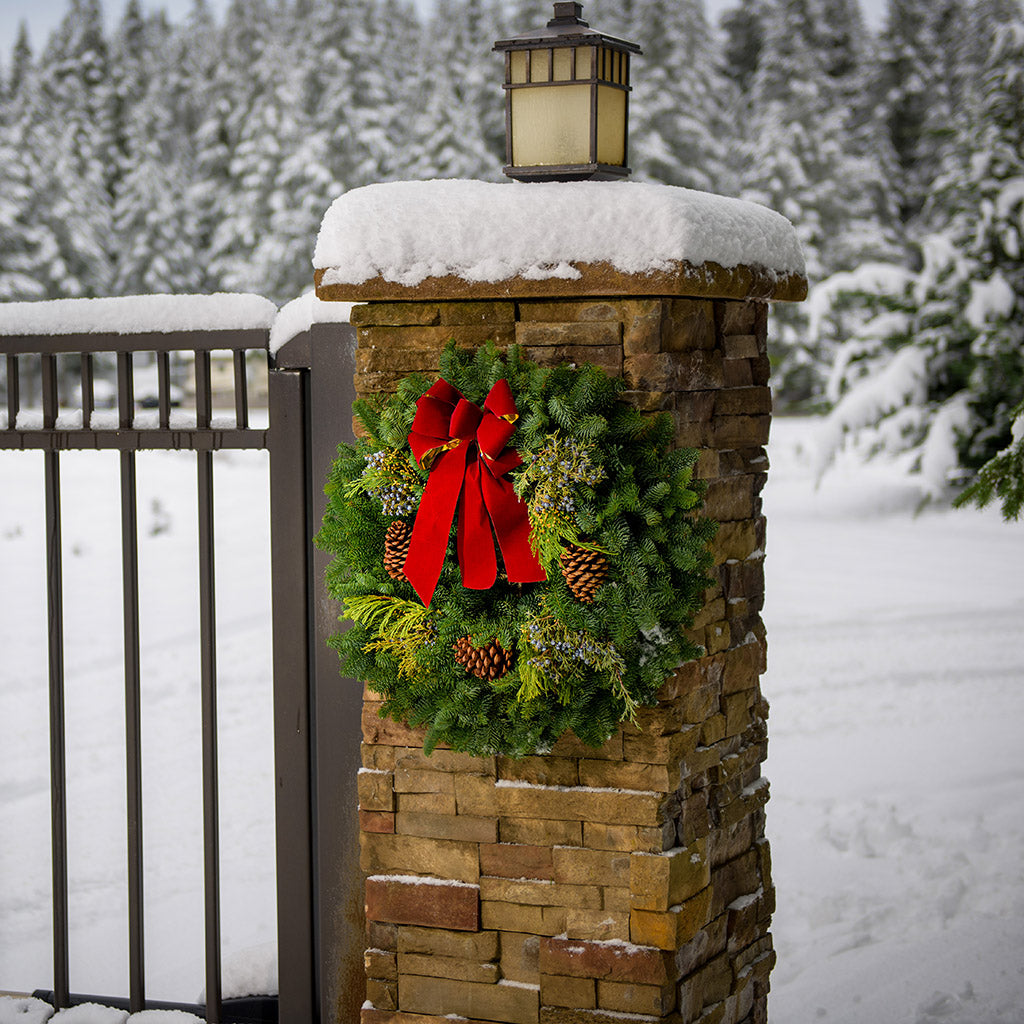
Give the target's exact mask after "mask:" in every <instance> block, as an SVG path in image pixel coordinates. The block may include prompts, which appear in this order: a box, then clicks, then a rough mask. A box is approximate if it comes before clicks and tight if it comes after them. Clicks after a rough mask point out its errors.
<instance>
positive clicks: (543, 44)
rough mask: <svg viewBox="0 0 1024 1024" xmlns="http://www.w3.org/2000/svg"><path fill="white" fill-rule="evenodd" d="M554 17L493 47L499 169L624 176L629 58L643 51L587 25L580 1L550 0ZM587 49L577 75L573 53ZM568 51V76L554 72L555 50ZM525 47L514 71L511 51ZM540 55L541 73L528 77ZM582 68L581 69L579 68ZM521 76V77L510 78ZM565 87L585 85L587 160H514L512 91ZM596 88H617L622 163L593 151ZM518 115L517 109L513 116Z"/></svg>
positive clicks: (523, 175) (551, 177)
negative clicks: (497, 64)
mask: <svg viewBox="0 0 1024 1024" xmlns="http://www.w3.org/2000/svg"><path fill="white" fill-rule="evenodd" d="M554 8H555V16H554V18H552V19H551V20H550V21H549V22H548V23H547V26H546V27H545V28H543V29H537V30H535V31H533V32H526V33H524V34H523V35H519V36H515V37H513V38H512V39H504V40H499V41H498V42H496V43H495V44H494V50H495V51H497V52H502V53H504V54H505V83H504V86H503V88H504V90H505V149H506V159H507V161H508V163H507V165H506V166H505V167H504V168H503V170H504V172H505V174H507V175H508V176H509V177H510V178H515V179H516V180H518V181H581V180H587V179H589V180H595V181H608V180H615V179H620V178H625V177H627V176H628V175H629V173H630V168H629V166H628V161H629V93H630V92H631V91H632V87H631V86H630V84H629V63H630V61H629V58H630V56H632V55H633V54H640V53H642V52H643V51H642V50H641V49H640V47H639V46H638V45H637V44H636V43H631V42H628V41H627V40H625V39H618V38H616V37H615V36H609V35H606V34H605V33H603V32H597V31H595V30H594V29H592V28H590V26H589V24H588V23H587V22H585V21H583V20H581V18H580V15H581V14H582V13H583V6H582V4H580V3H576V2H566V3H562V2H556V3H555V5H554ZM581 49H587V50H588V51H589V57H590V68H589V73H584V74H583V75H582V76H581V77H578V75H577V72H578V71H580V70H581V69H580V68H579V67H578V54H579V51H580V50H581ZM556 50H569V57H568V60H569V77H568V78H564V79H563V78H558V79H556V78H555V77H554V76H555V51H556ZM523 51H525V54H526V56H525V73H522V72H523V65H522V64H521V63H519V62H516V63H517V64H518V71H519V75H518V76H516V75H514V74H513V66H514V57H513V55H514V54H516V53H519V52H523ZM538 53H542V54H546V56H545V58H544V60H545V61H546V64H547V71H546V77H539V78H538V79H536V80H535V79H534V66H533V61H534V54H538ZM584 70H585V69H584ZM513 77H522V78H524V79H525V80H523V81H513ZM566 86H587V87H589V104H590V110H589V117H590V124H589V127H588V136H589V149H590V152H589V160H587V161H584V162H581V163H571V164H517V163H516V162H515V154H514V152H513V128H514V125H513V118H514V116H515V115H514V114H513V109H512V108H513V95H514V93H515V92H516V91H517V90H520V89H536V88H545V89H558V88H561V87H566ZM599 89H612V90H621V91H622V93H623V115H622V133H623V137H622V163H621V164H619V163H609V162H601V160H600V159H599V156H600V155H601V154H600V153H599V138H598V136H599V117H598V114H599V102H600V95H599V91H598V90H599ZM519 116H520V117H521V116H522V115H521V114H520V115H519Z"/></svg>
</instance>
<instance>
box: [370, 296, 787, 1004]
mask: <svg viewBox="0 0 1024 1024" xmlns="http://www.w3.org/2000/svg"><path fill="white" fill-rule="evenodd" d="M353 323H355V324H357V325H358V328H359V330H358V338H359V340H358V348H357V352H356V368H357V377H356V387H357V391H358V392H359V393H360V394H368V393H371V392H377V391H390V390H391V389H392V388H393V387H394V385H395V383H396V381H397V380H398V379H399V378H401V377H403V376H404V375H406V374H408V373H410V372H412V371H414V370H419V371H423V372H425V373H427V374H428V375H435V376H436V374H437V372H438V353H439V351H440V349H441V348H442V347H443V346H444V344H445V343H446V342H447V341H448V339H449V338H455V339H456V341H457V342H459V343H460V344H465V345H471V346H476V345H479V344H480V343H482V342H483V341H485V340H487V339H494V340H495V341H496V342H497V343H498V344H500V345H504V344H509V343H512V342H516V343H519V344H520V345H522V346H523V347H524V348H525V351H526V354H527V355H528V356H529V357H530V358H531V359H534V360H536V361H538V362H540V363H549V362H559V361H562V360H568V361H571V362H576V363H583V362H591V363H596V364H597V365H600V366H602V367H604V368H605V369H607V370H608V371H610V372H612V373H615V374H623V375H624V376H625V377H626V379H627V381H628V382H629V387H630V391H629V392H628V395H627V397H628V399H629V400H630V401H632V402H633V403H635V404H636V405H637V407H638V408H640V409H641V410H644V411H651V412H654V411H658V410H668V411H670V412H672V413H673V414H674V416H675V418H676V422H677V433H676V438H677V441H678V443H679V444H681V445H687V446H693V447H698V448H701V449H702V450H703V451H702V455H701V459H700V463H699V475H700V476H701V477H703V478H704V479H705V480H706V481H707V483H708V491H707V499H706V504H705V512H706V514H707V515H709V516H710V517H712V518H714V519H716V520H718V521H719V523H720V524H721V526H720V528H719V531H718V536H717V540H716V542H715V568H714V570H713V576H714V580H715V582H714V584H713V586H712V587H711V588H710V589H709V590H708V591H707V595H706V602H705V605H704V609H703V611H702V612H701V614H700V615H699V617H698V619H697V621H695V622H694V624H693V629H692V636H693V638H694V639H695V640H696V641H697V642H698V643H700V644H701V645H702V646H703V647H704V648H705V650H706V652H707V653H706V656H704V657H703V658H701V659H699V660H697V661H695V662H692V663H690V664H687V665H685V666H684V667H683V668H681V669H680V670H679V671H678V672H677V673H676V674H675V675H674V676H673V677H671V678H670V679H668V680H666V682H665V685H664V686H663V688H662V690H661V692H660V694H659V703H658V706H657V707H655V708H648V709H644V710H643V711H642V712H641V714H640V718H639V723H638V726H637V727H633V726H624V727H622V728H620V729H619V731H618V732H616V734H615V735H614V736H613V737H612V738H611V740H610V741H609V742H608V743H607V744H606V745H605V746H604V747H602V748H601V749H599V750H594V749H591V748H589V747H586V746H584V745H583V744H581V743H580V742H579V741H578V740H577V739H576V738H575V737H574V736H571V735H569V736H565V737H563V738H562V739H561V740H560V741H559V742H558V743H557V744H556V745H555V747H554V748H553V749H552V750H551V751H550V753H549V754H547V755H545V756H538V757H528V758H523V759H521V760H513V759H511V758H507V757H487V758H474V757H470V756H468V755H465V754H459V753H456V752H453V751H451V750H447V749H438V750H436V751H435V752H434V753H433V754H432V755H431V756H430V757H427V756H425V755H424V754H423V752H422V749H421V746H422V741H423V734H422V732H420V731H419V730H414V729H409V728H407V727H406V726H403V725H400V724H397V723H394V722H391V721H390V720H387V719H382V718H381V717H380V716H379V714H378V709H379V707H380V704H379V702H378V701H377V700H376V698H375V696H374V695H373V694H372V693H370V692H367V694H366V698H365V702H364V710H363V738H364V744H363V765H364V768H363V770H362V772H361V773H360V776H359V795H360V819H361V830H362V831H361V844H362V866H363V869H364V870H365V872H366V873H367V875H368V876H369V877H368V878H367V881H366V919H367V934H368V943H367V944H368V947H369V948H368V949H367V952H366V977H367V1003H366V1004H365V1006H364V1008H363V1011H362V1022H363V1024H441V1022H442V1021H443V1020H444V1019H445V1018H446V1017H447V1016H448V1015H453V1014H454V1015H459V1016H461V1017H466V1018H469V1019H470V1020H473V1021H507V1022H513V1024H533V1022H535V1021H542V1022H545V1024H604V1022H607V1024H612V1022H615V1024H621V1021H622V1019H623V1018H622V1016H621V1015H622V1014H623V1013H626V1014H633V1015H639V1016H638V1017H635V1018H634V1017H630V1018H628V1019H630V1020H633V1019H638V1020H650V1021H659V1020H671V1021H674V1022H676V1024H690V1022H696V1021H700V1022H702V1024H737V1022H744V1024H747V1022H750V1024H752V1022H758V1021H762V1022H763V1021H765V1019H766V1009H765V1005H766V995H767V991H768V976H769V972H770V970H771V968H772V965H773V963H774V959H775V954H774V952H773V951H772V942H771V936H770V935H769V932H768V928H769V923H770V920H771V915H772V911H773V908H774V889H773V887H772V881H771V869H770V857H769V851H768V844H767V841H766V840H765V838H764V824H765V812H764V805H765V802H766V800H767V798H768V784H767V781H766V780H765V779H763V778H762V777H761V771H760V766H761V762H762V761H763V760H764V757H765V753H766V728H765V719H766V718H767V714H768V708H767V704H766V702H765V700H764V698H763V697H762V695H761V691H760V688H759V685H758V676H759V673H760V672H761V671H762V670H763V668H764V664H765V643H764V630H763V627H762V624H761V619H760V611H761V605H762V600H763V589H764V575H763V568H762V567H763V558H764V550H763V549H764V521H763V519H762V517H761V503H760V498H759V496H758V495H759V492H760V490H761V487H762V486H763V484H764V482H765V471H766V469H767V465H768V464H767V459H766V456H765V451H764V448H763V445H764V444H765V442H766V441H767V439H768V426H769V419H770V406H771V400H770V394H769V390H768V386H767V385H768V359H767V357H766V353H765V340H766V306H765V305H764V304H763V303H759V302H746V301H732V300H728V301H727V300H710V299H681V298H640V299H607V300H604V299H584V300H573V301H564V300H545V299H532V300H525V301H517V302H511V301H509V302H469V301H467V302H430V303H418V302H394V303H390V302H379V303H370V304H368V305H364V306H357V307H355V309H354V310H353Z"/></svg>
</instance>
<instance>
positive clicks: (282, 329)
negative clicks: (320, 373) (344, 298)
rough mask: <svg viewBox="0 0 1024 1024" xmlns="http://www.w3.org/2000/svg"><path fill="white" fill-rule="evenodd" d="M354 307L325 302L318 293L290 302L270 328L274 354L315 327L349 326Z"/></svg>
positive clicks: (349, 303)
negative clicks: (322, 325)
mask: <svg viewBox="0 0 1024 1024" xmlns="http://www.w3.org/2000/svg"><path fill="white" fill-rule="evenodd" d="M354 305H355V303H354V302H323V301H322V300H321V299H318V298H317V297H316V292H314V291H308V292H305V293H304V294H303V295H300V296H299V297H298V298H297V299H292V301H291V302H286V303H285V304H284V305H283V306H282V307H281V308H280V310H279V311H278V313H277V316H275V317H274V322H273V324H272V325H271V328H270V354H271V355H276V354H277V353H278V352H279V351H280V350H281V348H282V347H283V346H284V345H286V344H287V343H288V342H289V341H291V340H292V339H293V338H296V337H298V336H299V335H300V334H302V333H304V332H305V331H308V330H309V329H310V327H312V326H313V324H347V323H348V322H349V318H350V317H351V316H352V307H353V306H354Z"/></svg>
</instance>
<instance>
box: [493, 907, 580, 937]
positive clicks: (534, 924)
mask: <svg viewBox="0 0 1024 1024" xmlns="http://www.w3.org/2000/svg"><path fill="white" fill-rule="evenodd" d="M565 914H566V909H565V907H542V906H536V905H530V904H525V903H502V902H501V901H499V900H485V901H482V902H481V904H480V924H481V927H483V928H493V929H494V930H496V931H500V932H527V933H530V934H533V935H558V934H559V932H564V931H565Z"/></svg>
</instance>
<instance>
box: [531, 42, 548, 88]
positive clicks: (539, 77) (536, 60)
mask: <svg viewBox="0 0 1024 1024" xmlns="http://www.w3.org/2000/svg"><path fill="white" fill-rule="evenodd" d="M530 81H531V82H550V81H551V51H550V50H531V51H530Z"/></svg>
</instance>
